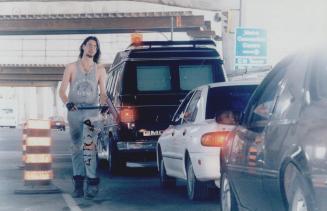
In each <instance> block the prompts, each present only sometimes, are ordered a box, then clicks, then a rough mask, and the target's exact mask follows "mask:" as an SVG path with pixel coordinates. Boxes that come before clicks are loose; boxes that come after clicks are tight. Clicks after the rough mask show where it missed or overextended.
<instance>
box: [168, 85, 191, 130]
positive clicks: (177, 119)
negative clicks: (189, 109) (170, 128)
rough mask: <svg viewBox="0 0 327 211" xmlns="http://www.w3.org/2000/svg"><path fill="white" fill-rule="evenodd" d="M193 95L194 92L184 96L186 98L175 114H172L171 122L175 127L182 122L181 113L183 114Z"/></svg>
mask: <svg viewBox="0 0 327 211" xmlns="http://www.w3.org/2000/svg"><path fill="white" fill-rule="evenodd" d="M193 94H194V91H192V92H189V93H188V94H187V95H186V97H185V98H184V100H183V102H182V103H181V104H180V105H179V107H178V108H177V110H176V112H175V114H174V117H173V120H172V121H173V123H174V124H175V125H177V124H180V123H181V122H182V115H183V112H184V110H185V108H186V106H187V105H188V103H189V101H190V99H191V97H192V96H193Z"/></svg>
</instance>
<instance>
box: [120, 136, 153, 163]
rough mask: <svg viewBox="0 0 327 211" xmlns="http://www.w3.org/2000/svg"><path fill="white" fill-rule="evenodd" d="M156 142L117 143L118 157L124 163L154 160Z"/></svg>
mask: <svg viewBox="0 0 327 211" xmlns="http://www.w3.org/2000/svg"><path fill="white" fill-rule="evenodd" d="M157 142H158V141H157V140H146V141H133V142H123V141H119V142H117V150H118V153H119V157H121V158H123V159H124V160H126V161H149V160H151V161H152V160H155V159H156V146H157Z"/></svg>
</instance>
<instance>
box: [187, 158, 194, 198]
mask: <svg viewBox="0 0 327 211" xmlns="http://www.w3.org/2000/svg"><path fill="white" fill-rule="evenodd" d="M194 180H195V176H194V173H193V167H192V164H191V163H190V164H189V167H188V172H187V192H188V194H189V196H190V198H193V194H194Z"/></svg>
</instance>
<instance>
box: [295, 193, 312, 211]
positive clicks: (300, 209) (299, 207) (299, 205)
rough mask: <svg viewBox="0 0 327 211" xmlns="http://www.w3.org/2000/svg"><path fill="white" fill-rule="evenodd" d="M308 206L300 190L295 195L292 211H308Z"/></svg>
mask: <svg viewBox="0 0 327 211" xmlns="http://www.w3.org/2000/svg"><path fill="white" fill-rule="evenodd" d="M307 210H308V208H307V204H306V201H305V198H304V195H303V192H302V191H301V189H300V188H298V189H297V190H296V192H295V194H294V198H293V202H292V211H307Z"/></svg>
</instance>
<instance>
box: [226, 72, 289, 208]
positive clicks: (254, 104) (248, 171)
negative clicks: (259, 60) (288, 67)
mask: <svg viewBox="0 0 327 211" xmlns="http://www.w3.org/2000/svg"><path fill="white" fill-rule="evenodd" d="M282 74H283V73H282V72H281V71H275V72H274V73H270V74H269V75H268V76H267V77H266V79H265V80H264V81H263V82H262V84H261V85H260V87H259V88H258V89H257V90H256V91H255V93H254V95H253V96H252V97H251V100H250V102H249V104H248V106H247V109H246V111H245V114H244V116H243V118H242V122H241V126H239V127H238V128H237V129H236V136H235V138H234V141H233V144H232V149H231V154H230V159H229V163H228V165H227V166H228V172H229V176H230V177H231V183H232V185H233V187H234V190H235V192H236V194H237V196H238V198H239V201H240V202H241V205H242V206H244V207H246V208H249V209H250V210H258V211H259V210H267V211H268V210H271V207H269V206H267V201H268V200H267V194H266V193H265V192H264V189H263V183H262V170H263V164H264V155H263V151H264V141H265V138H266V126H267V125H268V123H269V120H270V118H271V114H272V111H273V109H274V106H275V102H276V97H277V93H278V91H279V84H280V80H281V78H282Z"/></svg>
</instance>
